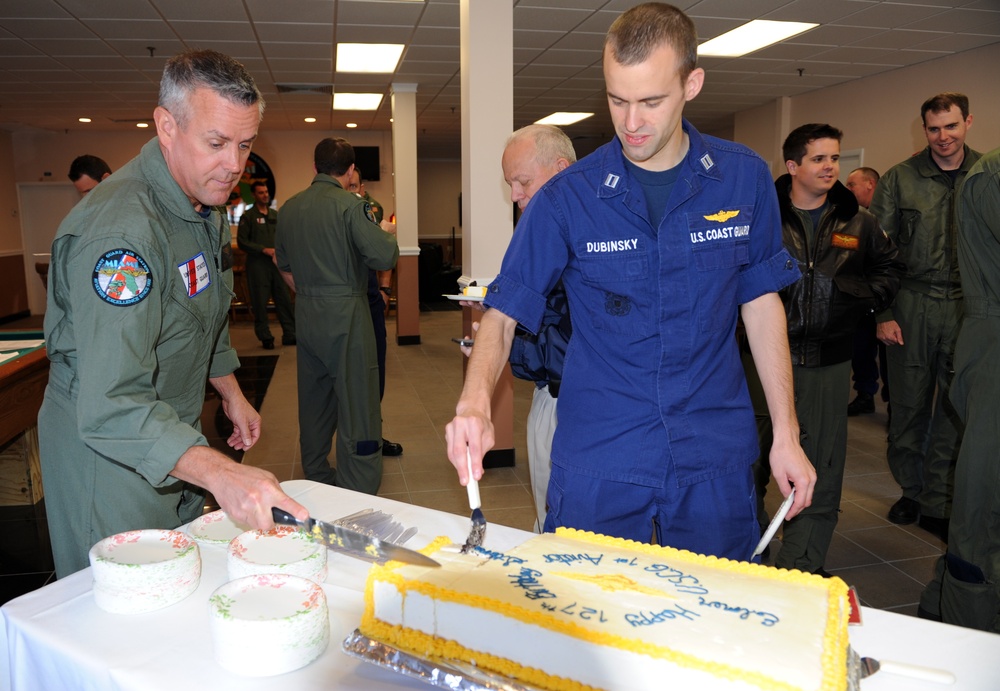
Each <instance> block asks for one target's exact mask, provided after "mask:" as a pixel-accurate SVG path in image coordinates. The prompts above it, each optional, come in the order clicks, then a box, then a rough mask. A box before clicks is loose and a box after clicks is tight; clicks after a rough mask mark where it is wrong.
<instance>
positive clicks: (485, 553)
mask: <svg viewBox="0 0 1000 691" xmlns="http://www.w3.org/2000/svg"><path fill="white" fill-rule="evenodd" d="M474 551H475V553H476V554H478V555H479V556H481V557H486V558H487V559H489V560H490V561H500V562H503V565H504V566H510V565H511V564H523V563H524V562H525V560H524V559H522V558H521V557H512V556H510V555H507V554H504V553H503V552H493V551H490V550H488V549H483V548H482V547H476V548H475V550H474Z"/></svg>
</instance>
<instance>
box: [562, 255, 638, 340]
mask: <svg viewBox="0 0 1000 691" xmlns="http://www.w3.org/2000/svg"><path fill="white" fill-rule="evenodd" d="M642 240H643V238H626V239H614V240H592V241H585V242H581V243H579V245H578V247H577V256H578V257H579V262H580V273H581V275H582V277H583V282H584V284H585V285H586V286H587V288H588V289H589V290H591V291H593V293H594V295H593V297H592V298H591V299H588V300H584V301H581V302H582V303H584V304H586V305H587V306H588V308H589V310H590V311H591V316H592V319H593V324H594V326H595V327H596V328H598V329H600V330H601V331H607V332H611V333H618V334H626V335H633V336H642V335H646V332H647V330H648V324H646V320H645V319H643V317H642V316H641V314H640V309H639V305H638V304H637V302H638V301H640V300H643V299H644V296H647V295H649V294H650V291H651V286H650V285H649V280H650V279H649V257H647V256H646V250H645V248H644V247H643V246H642ZM647 299H648V298H647Z"/></svg>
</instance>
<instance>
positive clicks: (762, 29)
mask: <svg viewBox="0 0 1000 691" xmlns="http://www.w3.org/2000/svg"><path fill="white" fill-rule="evenodd" d="M817 26H819V24H810V23H808V22H776V21H772V20H769V19H755V20H753V21H752V22H747V23H746V24H744V25H743V26H738V27H736V28H735V29H733V30H732V31H727V32H726V33H724V34H722V35H721V36H716V37H715V38H713V39H712V40H711V41H705V42H704V43H702V44H701V45H700V46H698V55H707V56H712V57H724V58H738V57H740V56H741V55H746V54H747V53H752V52H754V51H755V50H760V49H761V48H765V47H767V46H769V45H771V44H774V43H777V42H778V41H784V40H785V39H786V38H791V37H792V36H796V35H798V34H801V33H802V32H803V31H808V30H809V29H812V28H815V27H817Z"/></svg>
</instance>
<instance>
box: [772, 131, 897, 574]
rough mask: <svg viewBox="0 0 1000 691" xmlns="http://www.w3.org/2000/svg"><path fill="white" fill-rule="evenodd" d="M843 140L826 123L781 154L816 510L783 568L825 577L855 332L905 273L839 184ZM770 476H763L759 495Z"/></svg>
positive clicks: (779, 561) (795, 525)
mask: <svg viewBox="0 0 1000 691" xmlns="http://www.w3.org/2000/svg"><path fill="white" fill-rule="evenodd" d="M842 136H843V135H842V132H841V131H840V130H838V129H836V128H835V127H832V126H830V125H825V124H809V125H803V126H801V127H799V128H797V129H795V130H793V131H792V132H791V133H790V134H789V135H788V138H787V139H786V140H785V143H784V146H783V150H782V153H783V155H784V158H785V167H786V168H787V169H788V174H787V175H782V176H781V177H779V178H778V180H777V181H776V182H775V186H776V187H777V192H778V203H779V206H780V207H781V225H782V237H783V241H784V245H785V249H787V250H788V252H789V253H790V254H791V255H792V257H794V258H795V259H796V260H797V261H798V262H799V268H800V269H801V271H802V277H801V278H800V279H799V280H798V281H796V282H795V283H793V284H792V285H790V286H788V287H786V288H784V289H782V290H781V299H782V302H783V303H784V305H785V316H786V318H787V320H788V343H789V346H790V348H791V354H792V375H793V381H794V385H795V407H796V413H797V414H798V417H799V426H800V428H801V435H802V439H801V441H802V448H803V450H804V451H805V452H806V455H807V456H808V457H809V460H810V461H811V462H812V464H813V465H814V466H815V467H816V474H817V480H816V488H815V490H814V491H813V503H812V506H809V507H807V508H805V509H803V510H802V513H800V514H799V515H798V516H796V517H795V518H793V519H792V520H790V521H788V522H786V523H785V525H784V534H783V537H782V546H781V551H780V552H779V553H778V556H777V558H776V560H775V566H777V567H779V568H789V569H791V568H794V569H799V570H801V571H805V572H807V573H820V574H824V575H825V574H826V572H825V571H824V570H823V565H824V562H825V560H826V553H827V549H828V548H829V546H830V540H831V539H832V537H833V531H834V528H835V527H836V525H837V514H838V510H839V507H840V494H841V485H842V484H843V477H844V462H845V459H846V457H847V402H848V399H849V397H850V391H851V389H850V387H851V356H852V354H853V344H854V332H855V330H856V329H857V324H858V320H859V318H860V317H861V316H862V315H864V314H871V313H872V312H873V311H879V310H882V309H884V308H885V307H887V306H888V305H889V304H890V303H891V302H892V300H893V298H894V297H895V295H896V291H897V290H898V289H899V282H900V277H901V275H902V273H903V270H904V268H905V267H904V265H903V263H902V262H901V261H900V260H899V258H898V254H899V252H898V250H897V249H896V246H895V245H894V244H893V242H892V241H891V240H890V239H889V238H888V236H886V234H885V233H884V232H882V229H881V228H879V225H878V221H876V220H875V217H874V216H872V215H871V214H870V213H868V211H867V210H866V209H862V208H860V207H859V206H858V202H857V200H856V199H855V197H854V194H852V193H851V192H850V191H849V190H848V189H847V188H846V187H844V186H843V185H842V184H841V183H840V182H838V180H837V178H838V176H839V173H840V162H839V159H840V140H841V137H842ZM763 451H764V450H762V454H761V456H762V458H764V459H766V458H767V453H766V452H763ZM768 475H769V472H768V470H767V469H766V468H761V472H759V473H757V478H758V491H761V492H762V491H763V488H764V487H766V485H767V480H768Z"/></svg>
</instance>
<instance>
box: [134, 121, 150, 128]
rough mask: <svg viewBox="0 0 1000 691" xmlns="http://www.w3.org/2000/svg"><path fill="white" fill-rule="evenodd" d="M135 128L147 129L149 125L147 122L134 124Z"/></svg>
mask: <svg viewBox="0 0 1000 691" xmlns="http://www.w3.org/2000/svg"><path fill="white" fill-rule="evenodd" d="M135 126H136V127H140V128H146V127H149V123H148V122H137V123H135Z"/></svg>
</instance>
